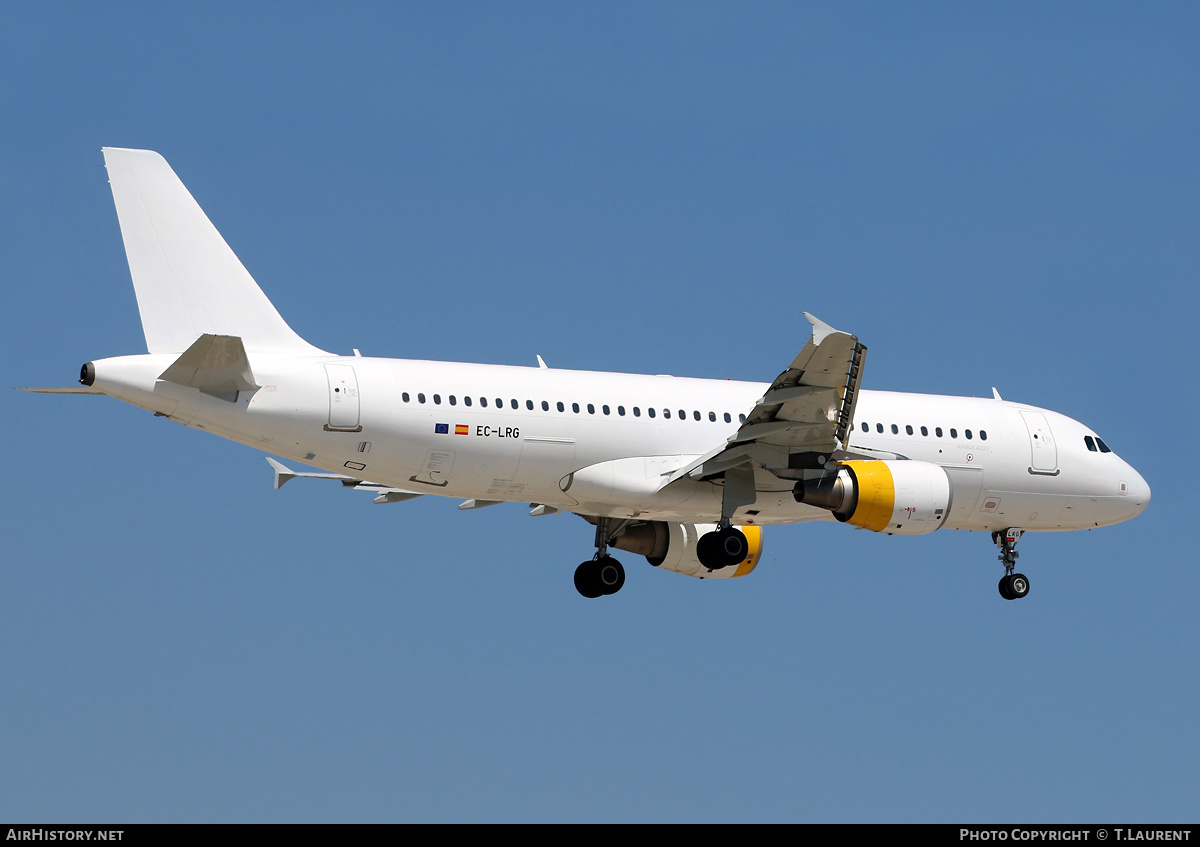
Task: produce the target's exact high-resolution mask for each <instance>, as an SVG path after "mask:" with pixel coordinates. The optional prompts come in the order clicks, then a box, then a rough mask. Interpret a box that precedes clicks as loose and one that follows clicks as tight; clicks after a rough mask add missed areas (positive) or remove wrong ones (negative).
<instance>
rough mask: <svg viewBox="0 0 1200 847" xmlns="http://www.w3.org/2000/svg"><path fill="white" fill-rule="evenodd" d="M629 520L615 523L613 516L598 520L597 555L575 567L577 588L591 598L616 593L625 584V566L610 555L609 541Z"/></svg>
mask: <svg viewBox="0 0 1200 847" xmlns="http://www.w3.org/2000/svg"><path fill="white" fill-rule="evenodd" d="M627 523H628V521H621V522H619V523H618V524H617V525H616V526H614V525H613V519H612V518H600V519H599V520H598V521H597V522H596V555H595V556H594V557H593V558H591V559H589V560H588V561H586V562H583V563H582V564H581V565H580V566H579V567H577V568H576V569H575V590H576V591H578V592H579V593H580V594H582V595H583V596H584V597H587V598H589V599H595V598H597V597H603V596H605V595H606V594H616V593H617V592H618V591H620V590H621V586H622V585H624V584H625V568H624V567H623V566H622V565H621V563H620V562H618V561H617V560H616V559H614V558H613V557H612V556H610V555H608V542H609V541H611V540H612V539H613V538H615V537H616V535H617V533H619V532H620V531H621V530H622V529H624V528H625V524H627Z"/></svg>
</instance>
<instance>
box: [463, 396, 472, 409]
mask: <svg viewBox="0 0 1200 847" xmlns="http://www.w3.org/2000/svg"><path fill="white" fill-rule="evenodd" d="M463 404H464V405H467V406H470V405H471V397H470V395H467V396H466V397H464V398H463Z"/></svg>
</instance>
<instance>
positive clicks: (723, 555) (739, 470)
mask: <svg viewBox="0 0 1200 847" xmlns="http://www.w3.org/2000/svg"><path fill="white" fill-rule="evenodd" d="M757 496H758V495H757V494H756V489H755V486H754V468H753V466H752V465H750V464H743V465H738V466H736V467H732V468H729V469H728V470H726V471H725V484H724V485H723V486H722V488H721V520H720V522H718V523H717V528H716V529H714V530H713V531H712V532H706V533H704V535H701V536H700V537H699V538H698V539H697V540H696V558H697V559H699V560H700V564H702V565H704V567H706V568H708V569H709V570H710V571H716V570H720V569H721V568H728V567H732V566H733V565H738V564H741V563H742V562H743V561H745V559H746V557H747V556H748V555H750V542H748V541H747V540H746V536H745V535H744V534H743V533H742V531H741V530H740V529H738V528H737V527H735V526H733V525H732V524H733V513H734V512H735V511H737V509H738V508H739V507H741V506H749V505H752V504H753V503H754V501H755V499H756V498H757Z"/></svg>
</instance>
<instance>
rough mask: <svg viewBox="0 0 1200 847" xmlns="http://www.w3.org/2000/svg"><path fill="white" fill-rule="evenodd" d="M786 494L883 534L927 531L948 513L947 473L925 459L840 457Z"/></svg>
mask: <svg viewBox="0 0 1200 847" xmlns="http://www.w3.org/2000/svg"><path fill="white" fill-rule="evenodd" d="M792 494H793V496H794V497H795V498H796V500H797V502H800V503H804V504H806V505H809V506H816V507H818V508H821V509H828V510H829V511H831V512H833V516H834V517H835V518H837V519H838V520H839V521H843V522H845V523H849V524H853V525H854V526H858V527H862V528H863V529H869V530H872V531H873V532H886V533H887V534H888V535H923V534H925V533H927V532H933V531H934V530H935V529H940V528H941V526H942V524H943V523H945V521H946V517H947V515H949V513H950V500H951V488H950V478H949V477H948V476H946V472H945V471H944V470H943V469H942V468H941V467H939V466H938V465H935V464H932V463H931V462H912V461H875V460H871V461H854V462H842V463H841V464H840V465H839V466H838V468H837V469H836V470H834V471H832V472H830V473H827V474H825V475H823V476H819V477H814V478H811V479H802V480H800V481H799V482H797V483H796V488H795V490H794V491H793V492H792Z"/></svg>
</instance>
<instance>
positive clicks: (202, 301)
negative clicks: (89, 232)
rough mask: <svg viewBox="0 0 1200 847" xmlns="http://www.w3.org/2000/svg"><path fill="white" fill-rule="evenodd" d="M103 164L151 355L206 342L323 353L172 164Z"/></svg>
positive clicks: (116, 158)
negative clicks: (235, 340) (219, 338)
mask: <svg viewBox="0 0 1200 847" xmlns="http://www.w3.org/2000/svg"><path fill="white" fill-rule="evenodd" d="M104 163H105V166H106V167H107V168H108V181H109V183H110V184H111V185H112V193H113V201H114V202H115V203H116V206H117V218H118V220H119V221H120V223H121V238H122V239H123V240H124V242H125V255H126V257H127V258H128V259H129V271H130V273H131V274H132V276H133V287H134V290H135V292H136V293H137V302H138V311H139V312H140V313H141V316H142V330H143V331H144V332H145V334H146V347H147V349H148V350H149V351H150V352H151V353H182V352H183V351H184V350H187V349H188V348H189V347H190V346H191V345H192V343H193V342H194V341H196V339H198V338H199V337H200V336H201V335H205V334H209V335H233V336H238V337H240V338H241V339H242V343H243V344H244V345H245V348H246V349H247V350H250V351H254V350H261V351H276V352H292V353H297V354H301V355H306V354H307V355H319V354H321V353H322V352H323V351H321V350H319V349H317V348H316V347H313V346H312V345H311V344H309V343H308V342H307V341H305V340H304V339H303V338H301V337H300V336H299V335H297V334H296V333H295V332H294V331H293V330H292V328H291V327H290V326H288V325H287V323H286V322H285V321H284V320H283V318H282V317H280V316H279V312H277V311H276V310H275V307H274V306H273V305H271V301H270V300H268V299H267V296H266V295H265V294H263V292H262V289H261V288H259V287H258V283H256V282H255V281H254V277H252V276H250V273H249V272H248V271H247V270H246V268H245V267H244V266H243V265H242V263H241V262H240V261H239V260H238V257H237V256H236V255H234V252H233V251H232V250H231V249H230V248H229V245H228V244H226V243H225V239H224V238H222V237H221V233H219V232H217V229H216V227H214V226H213V225H212V222H211V221H209V219H208V216H207V215H205V214H204V210H203V209H201V208H200V206H199V204H197V203H196V201H195V200H194V199H193V198H192V195H191V194H190V193H189V192H188V190H187V188H185V187H184V185H183V183H182V182H180V180H179V177H177V176H176V175H175V172H174V171H173V170H171V166H170V165H168V164H167V160H166V159H164V158H163V157H162V156H160V155H159V154H158V153H155V152H153V151H151V150H125V149H122V148H117V147H105V148H104Z"/></svg>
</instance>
